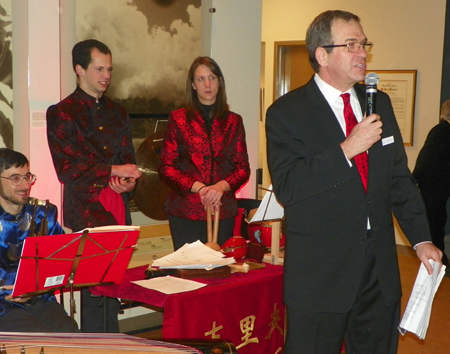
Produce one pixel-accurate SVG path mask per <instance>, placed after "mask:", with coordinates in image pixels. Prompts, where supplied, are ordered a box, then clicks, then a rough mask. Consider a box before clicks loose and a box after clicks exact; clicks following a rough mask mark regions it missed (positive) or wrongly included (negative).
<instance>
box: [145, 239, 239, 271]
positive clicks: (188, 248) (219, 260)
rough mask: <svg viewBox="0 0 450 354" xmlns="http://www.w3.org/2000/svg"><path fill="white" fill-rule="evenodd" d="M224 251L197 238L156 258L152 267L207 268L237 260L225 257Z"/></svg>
mask: <svg viewBox="0 0 450 354" xmlns="http://www.w3.org/2000/svg"><path fill="white" fill-rule="evenodd" d="M224 257H225V255H224V254H223V253H222V252H217V251H214V250H213V249H211V248H209V247H208V246H205V245H204V244H203V243H202V242H201V241H199V240H197V241H195V242H192V243H186V244H185V245H184V246H183V247H181V248H179V249H178V250H176V251H175V252H173V253H170V254H168V255H166V256H164V257H161V258H159V259H156V260H155V261H153V263H152V264H151V266H152V267H159V268H160V269H206V270H211V269H213V268H216V267H221V266H225V265H228V264H232V263H234V262H235V259H234V258H233V257H227V258H224Z"/></svg>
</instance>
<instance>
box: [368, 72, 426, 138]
mask: <svg viewBox="0 0 450 354" xmlns="http://www.w3.org/2000/svg"><path fill="white" fill-rule="evenodd" d="M369 72H374V73H376V74H377V75H378V77H379V78H380V81H379V83H378V85H377V88H378V90H380V91H383V92H385V93H387V94H388V95H389V97H390V99H391V102H392V106H393V108H394V113H395V117H396V118H397V122H398V125H399V127H400V133H401V134H402V138H403V144H404V145H405V146H412V145H413V135H414V110H415V97H416V77H417V70H369Z"/></svg>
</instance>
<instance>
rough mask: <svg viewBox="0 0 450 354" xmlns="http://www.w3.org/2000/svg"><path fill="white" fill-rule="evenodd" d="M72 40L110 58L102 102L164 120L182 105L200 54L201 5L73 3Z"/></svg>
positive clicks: (190, 1) (153, 0)
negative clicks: (102, 47)
mask: <svg viewBox="0 0 450 354" xmlns="http://www.w3.org/2000/svg"><path fill="white" fill-rule="evenodd" d="M76 26H77V27H76V40H77V41H81V40H85V39H89V38H95V39H98V40H100V41H102V42H104V43H105V44H106V45H107V46H108V47H109V48H110V49H111V52H112V58H113V74H112V80H111V85H110V87H109V88H108V92H107V96H108V97H109V98H111V99H113V100H114V101H116V102H118V103H120V104H122V105H123V106H124V107H125V108H126V109H127V111H128V113H129V114H130V115H131V114H167V113H169V112H170V111H172V110H174V109H176V108H179V107H180V106H181V105H182V104H183V102H184V95H185V86H186V78H187V74H188V69H189V66H190V65H191V63H192V61H193V60H194V59H195V58H196V57H198V56H199V55H200V53H201V0H133V1H123V0H108V1H105V0H77V1H76Z"/></svg>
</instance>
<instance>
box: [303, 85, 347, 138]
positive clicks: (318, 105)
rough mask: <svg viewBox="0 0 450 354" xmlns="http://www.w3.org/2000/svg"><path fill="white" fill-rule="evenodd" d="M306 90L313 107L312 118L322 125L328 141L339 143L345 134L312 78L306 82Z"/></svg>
mask: <svg viewBox="0 0 450 354" xmlns="http://www.w3.org/2000/svg"><path fill="white" fill-rule="evenodd" d="M307 92H308V99H309V100H310V102H311V106H312V108H313V115H314V119H315V120H316V121H317V123H318V124H320V125H321V126H322V131H323V132H324V135H325V136H327V137H329V139H330V142H332V143H338V144H340V143H341V142H342V141H343V140H344V139H345V134H344V132H343V131H342V128H341V125H340V124H339V122H338V120H337V118H336V115H335V114H334V112H333V110H332V109H331V107H330V105H329V104H328V101H327V100H326V99H325V97H324V95H323V94H322V92H321V91H320V89H319V87H318V86H317V84H316V82H315V81H314V79H311V80H310V81H309V82H308V84H307Z"/></svg>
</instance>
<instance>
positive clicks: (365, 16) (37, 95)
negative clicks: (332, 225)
mask: <svg viewBox="0 0 450 354" xmlns="http://www.w3.org/2000/svg"><path fill="white" fill-rule="evenodd" d="M204 1H209V2H210V4H212V5H213V7H216V9H217V10H218V11H219V12H218V13H217V15H218V16H216V17H215V18H216V19H217V20H216V22H215V23H214V22H211V23H210V26H211V31H210V32H211V35H212V37H211V38H214V39H213V40H212V42H211V44H210V48H209V50H210V53H211V55H212V56H213V57H215V59H216V60H217V61H218V62H219V65H221V68H222V69H223V71H224V75H225V77H226V80H227V93H228V95H229V102H230V105H231V108H232V109H233V110H234V111H236V112H238V113H240V114H241V115H242V116H243V118H244V121H245V128H246V131H247V141H248V144H249V146H251V147H253V146H256V145H257V144H258V142H257V140H258V125H259V121H258V118H259V117H258V113H257V112H258V109H257V107H256V106H255V104H256V105H257V103H255V102H257V101H255V96H254V95H255V94H256V93H255V90H256V87H258V90H259V77H260V75H259V65H260V52H259V48H260V42H259V40H256V39H255V38H257V37H258V29H257V28H258V27H259V23H260V21H261V27H262V35H261V39H262V41H263V42H264V43H265V48H266V53H265V57H264V62H265V68H264V77H265V108H267V107H268V106H269V105H270V104H271V103H272V96H273V58H274V53H273V48H274V42H275V41H287V40H304V37H305V32H306V28H307V27H308V25H309V23H310V22H311V21H312V19H313V18H314V17H315V16H316V15H318V14H319V13H320V12H322V11H325V10H328V9H336V8H340V9H343V10H349V11H352V12H354V13H356V14H357V15H359V16H360V17H361V20H362V25H363V27H364V30H365V33H366V35H367V36H368V38H369V39H370V40H371V41H373V42H374V43H375V46H374V51H373V55H372V56H371V61H370V63H369V64H370V65H369V69H370V68H373V69H378V70H396V69H397V70H400V69H405V70H406V69H416V70H417V71H418V77H417V91H416V105H415V108H416V110H415V117H414V144H413V146H412V147H406V151H407V154H408V157H409V166H410V168H413V167H414V164H415V160H416V157H417V155H418V152H419V150H420V148H421V147H422V145H423V143H424V141H425V138H426V135H427V133H428V131H429V130H430V129H431V127H433V126H434V125H435V124H436V123H437V121H438V114H439V105H440V82H441V71H442V49H443V37H444V20H445V19H444V16H445V7H446V1H445V0H433V1H429V2H424V1H423V0H407V1H406V0H403V1H400V0H396V1H392V0H391V1H388V0H378V1H373V2H367V1H356V0H339V1H337V0H336V1H331V0H314V1H312V0H310V1H306V0H245V1H244V0H226V1H225V0H204ZM60 8H61V9H62V10H63V11H61V12H60V11H59V9H60ZM12 10H13V11H12V12H13V13H12V16H13V26H14V27H13V33H14V34H13V35H14V48H13V50H14V66H13V70H14V80H15V82H14V85H15V86H14V125H15V131H14V139H15V148H16V149H17V150H19V151H22V152H23V153H25V154H26V155H27V156H29V157H30V159H31V163H32V170H33V171H34V172H35V173H37V174H38V175H39V179H38V182H37V183H36V185H35V186H34V188H33V195H35V196H36V197H39V198H43V199H46V198H50V199H51V200H52V201H53V202H55V203H56V204H59V203H58V200H60V189H59V183H56V182H55V181H56V180H55V178H56V176H54V175H53V166H52V164H51V161H50V160H49V156H48V155H47V154H48V152H47V148H46V147H47V142H46V139H45V134H44V130H43V128H40V129H39V128H34V129H33V128H30V112H31V111H35V110H36V111H41V112H43V111H45V109H46V108H47V106H48V105H50V104H52V103H55V102H58V101H59V100H60V99H61V98H62V97H65V95H66V94H67V93H68V92H71V90H72V87H73V81H71V80H73V77H72V76H71V75H69V74H68V72H69V71H70V70H71V68H70V66H69V67H68V68H67V65H70V61H69V60H70V53H69V56H68V57H64V56H61V57H60V52H61V53H62V55H64V53H66V52H67V51H68V50H69V51H70V49H71V47H72V45H73V41H74V39H72V38H74V35H75V32H73V33H71V32H70V28H71V27H73V25H74V23H75V16H74V1H73V0H32V1H29V0H14V1H13V9H12ZM261 12H262V19H260V17H259V14H260V13H261ZM60 16H61V20H60ZM220 16H222V17H221V18H220ZM59 29H61V31H59ZM60 35H61V43H62V50H61V51H60V40H59V36H60ZM72 36H73V37H72ZM237 40H238V41H239V43H237V42H236V41H237ZM214 41H216V43H217V44H216V46H215V45H214ZM226 44H228V45H229V46H225V45H226ZM256 48H258V49H256ZM61 72H63V73H66V74H64V75H62V76H61V74H60V73H61ZM66 81H68V82H66ZM246 84H249V85H250V87H254V88H252V89H251V91H250V92H248V91H247V90H246V89H245V87H247V86H246ZM68 87H70V89H69V88H68ZM255 122H256V123H255ZM263 124H264V123H262V124H261V127H263ZM255 126H256V127H255ZM260 133H262V134H260V137H259V140H260V141H259V146H260V148H259V153H260V154H262V155H265V143H264V141H265V136H264V134H263V133H264V130H263V129H262V130H261V131H260ZM255 140H256V141H255ZM255 151H256V150H253V148H252V150H251V152H250V159H251V165H252V173H253V176H252V178H253V181H254V177H255V174H254V171H255V169H256V167H257V165H258V156H257V155H258V152H255ZM260 161H262V162H260V165H261V164H263V165H264V164H265V159H264V158H260ZM265 171H267V168H265ZM252 183H254V182H252ZM266 183H267V179H266ZM254 189H255V187H254V186H253V185H251V184H249V185H248V186H246V189H245V192H244V193H245V195H242V197H245V196H249V197H253V195H254ZM399 242H404V241H402V240H400V241H399Z"/></svg>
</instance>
